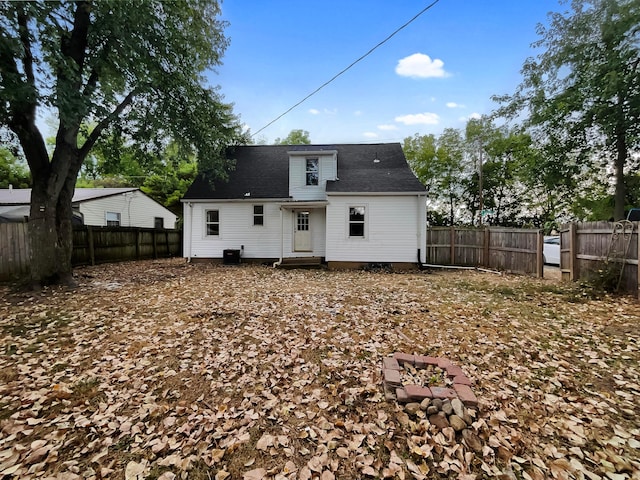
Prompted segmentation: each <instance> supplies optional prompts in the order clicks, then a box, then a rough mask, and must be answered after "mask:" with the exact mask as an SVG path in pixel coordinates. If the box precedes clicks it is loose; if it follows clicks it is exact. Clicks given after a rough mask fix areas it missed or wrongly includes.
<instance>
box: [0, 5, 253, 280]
mask: <svg viewBox="0 0 640 480" xmlns="http://www.w3.org/2000/svg"><path fill="white" fill-rule="evenodd" d="M219 13H220V8H219V5H218V3H217V2H216V1H212V0H189V1H186V0H173V1H160V0H147V1H144V2H140V1H137V0H101V1H90V0H79V1H76V2H70V1H44V0H40V1H33V2H2V3H0V125H2V126H5V127H8V128H9V129H10V130H11V131H12V132H13V133H14V134H15V135H16V137H17V138H18V140H19V142H20V145H21V147H22V151H23V153H24V157H25V158H26V160H27V163H28V165H29V169H30V172H31V176H32V181H33V190H32V197H31V211H30V218H29V240H30V244H31V252H32V258H31V277H32V282H33V283H34V284H42V283H50V282H58V281H62V282H65V283H67V282H68V283H72V275H71V274H72V271H71V251H72V243H71V242H72V226H71V214H72V211H71V199H72V198H73V193H74V188H75V183H76V179H77V177H78V173H79V172H80V169H81V167H82V165H83V162H84V161H85V159H86V158H87V156H88V155H89V153H90V152H91V150H92V149H93V147H94V146H95V144H96V142H97V141H98V140H99V139H100V138H101V137H102V136H103V135H110V134H113V133H114V132H115V131H117V130H121V131H122V132H123V135H125V136H126V137H127V138H129V139H130V140H131V141H132V142H135V143H138V144H147V145H150V146H155V147H156V148H158V149H159V148H160V146H161V145H163V144H166V142H167V140H168V139H170V138H173V139H175V140H176V141H178V142H180V143H181V144H184V145H188V146H190V147H191V148H193V151H194V152H195V153H196V156H197V158H198V161H199V169H200V172H207V173H209V174H210V175H211V176H212V177H215V176H219V177H223V178H224V177H225V175H226V171H227V168H228V167H229V164H228V162H227V161H226V160H225V156H224V154H223V152H224V150H225V148H226V147H227V146H228V145H229V144H232V143H235V142H242V141H243V140H244V139H243V138H242V134H241V133H240V127H239V124H238V121H237V118H236V117H235V116H234V114H233V112H232V109H231V106H230V105H228V104H225V103H224V102H223V99H222V97H221V95H220V94H219V93H218V90H217V89H215V88H211V87H209V86H207V84H206V83H205V79H204V73H205V72H206V71H210V69H211V68H212V67H215V66H216V65H218V64H219V63H220V59H221V56H222V54H223V52H224V49H225V48H226V46H227V40H226V39H225V37H224V34H223V29H224V27H225V24H224V22H221V21H220V20H219V19H218V15H219ZM47 110H49V111H54V112H55V113H56V114H57V118H58V124H57V132H56V134H55V146H54V148H53V151H52V153H51V155H49V153H48V151H47V148H46V145H45V141H44V138H43V135H42V133H41V132H40V129H39V127H38V120H39V118H40V117H39V115H41V114H42V112H44V111H47ZM83 125H91V126H92V128H90V129H88V130H87V131H86V133H85V134H82V135H81V131H82V128H83Z"/></svg>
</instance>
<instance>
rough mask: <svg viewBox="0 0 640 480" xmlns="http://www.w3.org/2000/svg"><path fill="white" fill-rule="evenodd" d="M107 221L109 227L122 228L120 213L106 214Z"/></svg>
mask: <svg viewBox="0 0 640 480" xmlns="http://www.w3.org/2000/svg"><path fill="white" fill-rule="evenodd" d="M105 220H106V221H107V227H119V226H120V213H119V212H106V214H105Z"/></svg>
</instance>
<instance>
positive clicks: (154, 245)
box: [152, 230, 158, 258]
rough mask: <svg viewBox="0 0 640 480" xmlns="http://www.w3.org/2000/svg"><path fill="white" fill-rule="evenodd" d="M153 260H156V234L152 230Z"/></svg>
mask: <svg viewBox="0 0 640 480" xmlns="http://www.w3.org/2000/svg"><path fill="white" fill-rule="evenodd" d="M152 236H153V258H158V232H156V231H155V230H153V232H152Z"/></svg>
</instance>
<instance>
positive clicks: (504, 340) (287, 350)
mask: <svg viewBox="0 0 640 480" xmlns="http://www.w3.org/2000/svg"><path fill="white" fill-rule="evenodd" d="M76 273H77V275H78V280H79V283H80V286H79V287H78V288H77V289H76V290H74V291H69V290H65V289H47V290H44V291H43V292H42V293H39V294H21V293H15V292H12V291H11V290H10V289H9V288H5V287H0V288H1V291H0V294H1V296H2V297H1V298H2V300H1V301H0V338H1V341H2V344H1V346H0V478H41V479H43V478H58V479H100V478H125V479H131V480H138V479H162V480H170V479H174V478H194V479H199V478H203V479H204V478H206V479H213V478H215V479H218V480H220V479H225V478H229V479H246V480H249V479H261V478H271V479H320V480H330V479H334V478H399V479H411V478H415V479H424V478H459V479H463V480H470V479H480V478H488V477H498V478H503V479H521V478H522V479H535V480H538V479H544V478H556V479H568V478H578V479H582V478H586V479H590V480H595V479H610V480H623V479H629V478H634V479H640V460H639V458H640V420H639V419H640V379H639V376H640V374H639V369H638V364H639V360H640V352H639V350H640V328H639V326H640V323H639V320H640V318H639V312H640V310H639V309H638V302H637V301H636V300H633V299H630V298H610V297H604V298H601V299H590V298H585V297H584V296H582V295H581V292H580V291H578V290H575V289H573V287H571V286H564V285H560V284H556V283H554V282H550V281H548V280H532V279H527V278H523V277H515V276H495V275H488V274H482V273H477V272H455V273H453V272H438V273H433V274H427V273H424V272H415V273H406V274H389V273H380V272H378V273H375V272H363V271H350V272H327V271H300V270H290V271H285V270H273V269H271V268H267V267H261V266H240V267H224V266H213V265H187V264H185V263H184V261H182V260H166V261H149V262H138V263H124V264H118V265H105V266H97V267H91V268H89V267H87V268H82V269H78V270H77V271H76ZM396 351H402V352H408V353H417V354H423V355H433V356H443V357H447V358H450V359H451V360H452V361H454V362H455V363H456V364H457V365H459V366H460V367H462V369H463V370H464V371H465V373H466V374H467V375H468V376H469V377H470V378H471V379H473V381H474V386H473V389H474V392H475V393H476V395H477V396H478V399H479V400H480V402H481V404H480V408H479V410H478V412H477V414H476V416H475V418H474V419H473V420H474V421H473V423H472V426H471V427H470V429H469V430H471V433H473V434H474V436H475V437H476V438H478V439H480V441H481V444H480V445H479V446H478V445H472V444H470V442H469V441H467V440H466V439H465V438H461V436H460V435H456V432H455V431H454V430H453V428H445V429H443V430H438V429H435V428H433V427H434V426H433V425H429V422H428V419H427V418H425V417H426V416H425V415H417V416H416V415H413V414H411V413H408V412H407V411H406V410H405V409H404V407H403V406H401V405H398V404H396V403H395V402H387V401H385V398H384V394H383V390H382V384H381V377H380V364H381V361H382V358H384V357H386V356H388V355H390V354H392V353H393V352H396ZM410 373H411V374H413V373H412V372H410ZM435 373H436V372H434V374H435ZM416 374H417V372H416ZM425 380H429V379H425ZM470 438H472V437H470ZM471 443H473V442H471ZM474 446H475V447H476V448H475V449H474Z"/></svg>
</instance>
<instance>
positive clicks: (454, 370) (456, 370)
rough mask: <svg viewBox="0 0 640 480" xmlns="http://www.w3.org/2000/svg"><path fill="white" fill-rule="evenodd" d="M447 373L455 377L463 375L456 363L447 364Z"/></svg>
mask: <svg viewBox="0 0 640 480" xmlns="http://www.w3.org/2000/svg"><path fill="white" fill-rule="evenodd" d="M446 370H447V375H448V376H450V377H457V376H458V375H464V372H463V371H462V369H461V368H460V367H459V366H457V365H449V366H448V367H447V368H446Z"/></svg>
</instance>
